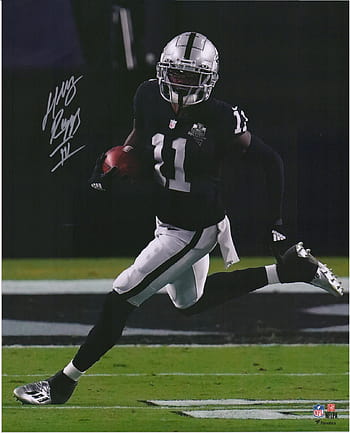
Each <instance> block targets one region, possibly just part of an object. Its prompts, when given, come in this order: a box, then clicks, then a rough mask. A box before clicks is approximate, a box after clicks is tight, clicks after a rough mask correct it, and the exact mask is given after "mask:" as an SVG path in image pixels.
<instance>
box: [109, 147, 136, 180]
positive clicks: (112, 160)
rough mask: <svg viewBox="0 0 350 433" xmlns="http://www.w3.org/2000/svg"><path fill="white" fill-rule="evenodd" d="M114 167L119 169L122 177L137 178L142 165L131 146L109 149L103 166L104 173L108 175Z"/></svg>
mask: <svg viewBox="0 0 350 433" xmlns="http://www.w3.org/2000/svg"><path fill="white" fill-rule="evenodd" d="M113 167H116V168H117V169H118V174H119V175H120V176H122V177H123V176H126V177H131V178H136V177H137V176H138V174H139V167H140V165H139V161H138V159H137V157H136V152H135V149H134V148H133V147H131V146H115V147H112V148H111V149H109V150H108V151H107V152H106V158H105V160H104V162H103V165H102V170H103V173H108V172H109V171H110V170H111V169H112V168H113Z"/></svg>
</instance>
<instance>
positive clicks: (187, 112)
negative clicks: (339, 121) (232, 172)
mask: <svg viewBox="0 0 350 433" xmlns="http://www.w3.org/2000/svg"><path fill="white" fill-rule="evenodd" d="M218 70H219V56H218V51H217V49H216V48H215V46H214V45H213V43H212V42H211V41H210V40H208V38H207V37H205V36H204V35H202V34H200V33H196V32H186V33H182V34H180V35H178V36H176V37H175V38H173V39H172V40H171V41H170V42H169V43H168V44H167V45H166V47H165V48H164V51H163V52H162V54H161V57H160V61H159V63H158V64H157V78H156V79H153V80H149V81H146V82H144V83H142V84H141V85H140V86H139V88H138V89H137V92H136V95H135V99H134V108H135V110H134V111H135V120H134V128H133V130H132V131H131V133H130V135H129V136H128V137H127V139H126V141H125V143H124V146H131V147H133V148H134V149H135V152H137V155H138V157H139V158H140V160H141V161H142V162H143V164H144V165H145V166H147V167H150V168H151V170H152V173H153V176H154V180H155V183H156V194H157V197H156V198H157V200H156V202H157V210H156V230H155V236H154V239H153V240H152V241H151V242H150V243H149V244H148V245H147V246H146V247H145V249H144V250H143V251H142V252H141V253H140V254H139V256H138V257H137V258H136V260H135V262H134V263H133V264H132V265H131V266H130V267H129V268H128V269H126V270H124V271H123V272H122V273H121V274H120V275H118V276H117V278H116V279H115V281H114V283H113V290H112V291H111V292H110V293H109V294H108V295H106V300H105V303H104V306H103V309H102V312H101V315H100V317H99V319H98V321H97V323H96V324H95V326H94V327H93V328H92V329H91V331H90V333H89V334H88V336H87V338H86V340H85V342H84V343H83V344H82V346H81V347H80V348H79V350H78V351H77V353H76V355H75V356H74V358H73V359H72V360H71V361H70V362H69V363H68V364H67V365H66V366H65V367H64V368H63V370H61V371H59V372H58V373H56V374H55V375H54V376H52V377H50V378H48V379H46V380H42V381H39V382H35V383H30V384H28V385H24V386H20V387H18V388H16V389H15V390H14V395H15V396H16V397H17V398H18V399H19V400H20V401H21V402H23V403H27V404H33V405H46V404H62V403H65V402H66V401H67V400H68V399H69V398H70V396H71V394H72V393H73V391H74V389H75V387H76V385H77V383H78V380H79V378H80V377H81V375H82V374H83V373H84V372H85V371H86V370H88V369H89V368H90V367H91V366H92V365H93V364H94V363H95V362H97V361H98V360H99V359H100V357H101V356H103V355H104V354H105V353H106V352H107V351H108V350H109V349H110V348H111V347H113V346H114V345H115V344H116V342H117V341H118V339H119V337H120V336H121V334H122V331H123V328H124V326H125V322H126V319H127V317H128V316H129V314H130V313H131V312H132V311H133V310H134V309H135V308H138V307H139V306H141V305H142V304H143V302H145V301H146V300H147V299H148V298H150V297H151V296H152V295H153V294H155V293H156V292H157V291H159V290H160V289H162V288H163V287H165V288H166V290H167V292H168V294H169V296H170V298H171V300H172V302H173V303H174V305H175V307H176V308H178V309H179V310H180V311H182V312H183V313H184V314H194V313H198V312H200V311H203V310H205V309H207V308H208V307H211V306H215V305H219V304H221V303H223V302H225V301H226V300H228V299H232V298H234V297H237V296H240V295H243V294H245V293H249V292H251V291H253V290H256V289H258V288H261V287H263V286H266V285H268V284H275V283H290V282H296V281H302V282H307V283H310V284H312V285H314V286H318V287H320V288H322V289H324V290H326V291H327V292H329V293H330V294H332V295H335V296H341V295H342V293H343V289H342V287H341V284H340V282H339V281H338V279H337V278H336V277H335V276H334V275H333V273H332V272H331V270H330V269H328V268H327V266H326V265H324V264H322V263H320V262H319V261H318V260H317V259H315V258H314V257H313V256H312V255H311V254H310V250H307V249H305V248H304V247H303V244H302V243H301V242H300V243H298V244H296V245H293V246H291V247H290V248H289V249H287V250H284V251H283V249H280V248H276V245H280V244H283V243H285V241H286V234H285V232H284V230H283V226H282V212H281V208H282V199H283V181H284V179H283V177H284V175H283V164H282V161H281V158H280V157H279V155H278V154H277V153H276V152H274V151H273V150H272V149H271V148H270V147H269V146H268V145H266V144H265V143H264V142H263V141H262V140H261V139H259V138H258V137H256V136H255V135H253V134H252V133H251V132H249V130H248V125H247V123H248V118H247V116H246V114H245V112H244V111H243V109H242V108H240V107H239V105H236V104H234V105H231V104H228V103H226V102H223V101H220V100H217V99H215V98H214V97H213V96H212V91H213V89H214V86H215V84H216V82H217V80H218V77H219V76H218ZM128 149H129V148H128ZM232 150H234V151H236V152H237V154H239V153H240V154H244V157H246V158H256V157H258V158H259V159H260V160H261V161H262V163H263V167H264V169H265V171H266V179H267V186H268V190H269V209H270V217H271V221H270V227H269V230H270V236H271V244H272V245H274V248H273V250H274V251H275V254H276V257H277V263H276V264H270V265H267V266H263V267H257V268H250V269H243V270H236V271H232V272H221V273H216V274H212V275H210V276H207V274H208V269H209V253H210V252H211V251H212V250H213V249H214V247H215V246H216V245H217V244H219V246H220V249H221V252H222V256H223V259H224V261H225V263H226V266H229V265H231V264H232V263H235V262H237V261H238V260H239V259H238V256H237V253H236V250H235V246H234V243H233V241H232V238H231V233H230V222H229V220H228V218H227V216H226V213H225V205H224V203H223V201H222V197H221V194H220V168H221V164H222V162H223V160H224V158H227V155H229V154H231V153H232ZM104 159H105V154H103V155H102V156H101V157H99V158H98V160H97V163H96V166H95V168H94V171H93V174H92V178H91V180H90V184H91V186H92V187H93V188H95V189H97V190H106V189H108V187H109V184H110V181H111V178H112V176H118V169H117V170H111V171H109V172H107V173H104V172H103V169H102V164H103V162H104Z"/></svg>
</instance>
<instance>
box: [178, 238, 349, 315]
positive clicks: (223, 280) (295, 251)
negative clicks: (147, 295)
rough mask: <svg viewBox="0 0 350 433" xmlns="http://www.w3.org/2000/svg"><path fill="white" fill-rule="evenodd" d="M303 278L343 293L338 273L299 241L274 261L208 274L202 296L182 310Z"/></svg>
mask: <svg viewBox="0 0 350 433" xmlns="http://www.w3.org/2000/svg"><path fill="white" fill-rule="evenodd" d="M291 282H306V283H310V284H312V285H314V286H317V287H320V288H322V289H324V290H326V291H327V292H328V293H330V294H332V295H333V296H342V294H343V288H342V287H341V283H340V282H339V281H338V279H337V277H336V276H335V275H334V274H333V273H332V272H331V270H330V269H328V268H327V266H326V265H324V264H322V263H321V262H319V261H318V260H317V259H315V257H313V256H312V255H311V254H310V250H306V249H305V248H304V247H303V245H302V243H298V244H296V245H293V246H292V247H291V248H289V249H288V250H287V251H286V252H285V253H284V254H283V256H282V257H281V260H280V262H279V263H278V264H277V265H275V264H274V265H268V266H264V267H258V268H248V269H243V270H237V271H232V272H218V273H215V274H212V275H210V276H209V277H208V278H207V280H206V282H205V286H204V292H203V296H202V297H201V298H200V299H199V301H198V302H196V303H195V304H194V305H192V306H190V307H189V308H185V309H183V310H180V311H182V312H183V313H184V314H186V315H192V314H197V313H200V312H201V311H205V310H207V309H208V308H211V307H214V306H217V305H221V304H223V303H224V302H226V301H227V300H229V299H233V298H236V297H239V296H242V295H244V294H247V293H249V292H252V291H254V290H256V289H259V288H261V287H264V286H266V285H268V284H277V283H291Z"/></svg>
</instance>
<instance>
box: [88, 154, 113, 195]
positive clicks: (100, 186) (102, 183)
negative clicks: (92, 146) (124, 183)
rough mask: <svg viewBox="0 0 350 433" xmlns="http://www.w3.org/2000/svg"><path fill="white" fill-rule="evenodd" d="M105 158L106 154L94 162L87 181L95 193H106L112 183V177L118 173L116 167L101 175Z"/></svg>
mask: <svg viewBox="0 0 350 433" xmlns="http://www.w3.org/2000/svg"><path fill="white" fill-rule="evenodd" d="M105 158H106V154H105V153H102V154H101V155H100V156H99V157H98V158H97V160H96V164H95V167H94V169H93V171H92V174H91V177H90V179H89V184H90V186H91V188H94V189H97V191H107V190H108V189H109V188H110V186H111V183H112V177H113V176H115V175H116V174H117V172H118V169H117V167H112V168H111V169H110V170H109V171H108V172H107V173H103V170H102V165H103V162H104V160H105Z"/></svg>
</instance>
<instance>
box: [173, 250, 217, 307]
mask: <svg viewBox="0 0 350 433" xmlns="http://www.w3.org/2000/svg"><path fill="white" fill-rule="evenodd" d="M208 270H209V254H207V255H205V256H204V257H202V258H201V259H200V260H198V261H197V262H196V263H194V264H193V265H192V266H191V267H189V268H188V269H187V270H186V271H184V272H183V273H182V274H181V276H180V277H179V278H178V279H177V280H176V281H174V282H173V283H171V284H168V285H167V286H166V287H165V288H166V290H167V292H168V295H169V297H170V299H171V300H172V302H173V304H174V305H175V307H177V308H180V309H184V308H188V307H190V306H191V305H193V304H195V303H196V302H197V301H198V299H200V298H201V297H202V295H203V290H204V285H205V281H206V278H207V275H208Z"/></svg>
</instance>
